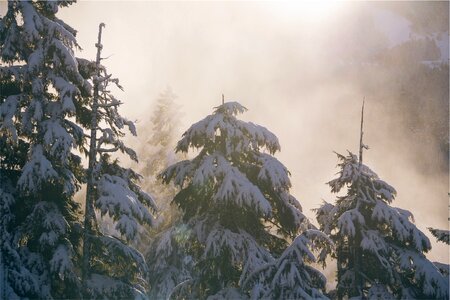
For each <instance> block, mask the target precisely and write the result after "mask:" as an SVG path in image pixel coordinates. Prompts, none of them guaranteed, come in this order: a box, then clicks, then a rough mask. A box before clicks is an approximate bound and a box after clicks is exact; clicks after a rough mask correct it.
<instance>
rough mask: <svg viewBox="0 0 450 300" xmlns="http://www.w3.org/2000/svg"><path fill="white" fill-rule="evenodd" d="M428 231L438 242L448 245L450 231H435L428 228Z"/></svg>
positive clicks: (449, 242)
mask: <svg viewBox="0 0 450 300" xmlns="http://www.w3.org/2000/svg"><path fill="white" fill-rule="evenodd" d="M428 230H429V231H430V232H431V234H432V235H433V236H434V237H435V238H436V239H437V240H438V242H443V243H446V244H447V245H448V244H450V231H449V230H442V229H435V228H431V227H430V228H428Z"/></svg>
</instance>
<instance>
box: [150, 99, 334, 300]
mask: <svg viewBox="0 0 450 300" xmlns="http://www.w3.org/2000/svg"><path fill="white" fill-rule="evenodd" d="M245 111H246V108H245V107H243V106H242V105H240V104H239V103H237V102H228V103H224V104H222V105H221V106H219V107H216V108H215V110H214V113H213V114H212V115H209V116H207V117H206V118H205V119H203V120H201V121H199V122H197V123H196V124H194V125H192V126H191V127H190V128H189V129H188V130H187V131H186V132H185V133H184V134H183V138H182V139H181V140H180V141H179V142H178V145H177V151H181V152H188V149H189V148H194V149H197V150H198V155H197V156H196V157H195V158H193V159H192V160H184V161H181V162H178V163H176V164H174V165H172V166H170V167H168V168H167V169H166V170H165V171H164V172H163V173H162V176H161V177H162V180H163V182H165V183H169V182H174V183H175V184H176V185H177V186H179V187H180V188H181V191H180V192H179V193H178V194H177V195H176V196H175V198H174V199H173V201H174V203H176V204H177V205H178V207H179V208H180V209H181V211H182V221H183V222H182V223H181V224H177V225H176V226H173V227H171V228H169V229H167V230H166V231H165V232H163V233H162V234H161V235H160V237H159V238H158V239H157V240H156V241H155V243H154V244H153V248H152V249H153V251H154V252H152V253H153V256H152V257H150V258H149V260H150V261H149V265H150V268H151V274H152V276H151V278H150V279H151V280H150V283H151V285H152V287H153V292H154V296H156V297H159V298H160V297H171V296H175V295H177V296H179V297H180V296H181V295H183V296H185V297H188V298H206V297H208V296H210V297H212V299H214V298H234V299H236V298H238V297H240V298H245V297H248V296H252V295H253V296H254V297H275V296H288V295H297V296H298V295H302V297H304V298H308V297H309V298H320V297H323V295H322V293H321V289H322V288H324V285H325V282H324V281H325V278H324V277H323V276H321V274H320V273H319V272H318V271H317V270H315V269H313V268H312V267H310V266H307V265H305V264H304V261H305V260H314V259H315V258H314V256H313V255H312V253H311V252H310V250H308V246H311V245H312V244H314V240H316V238H317V237H319V238H318V239H317V240H320V238H322V239H326V237H325V236H324V235H323V234H321V233H320V232H318V231H314V230H312V231H308V228H309V227H310V224H309V223H308V221H307V219H306V217H305V216H304V215H303V214H302V212H301V207H300V204H299V203H298V201H297V200H296V199H295V198H294V197H293V196H292V195H290V193H289V188H290V186H291V183H290V180H289V172H288V170H287V169H286V167H285V166H284V165H283V164H281V163H280V162H279V161H278V160H277V159H276V158H275V157H273V156H272V155H273V154H274V153H275V152H276V151H279V150H280V145H279V142H278V139H277V137H276V136H275V135H274V134H273V133H271V132H270V131H268V130H267V129H266V128H264V127H262V126H259V125H256V124H253V123H251V122H244V121H241V120H238V119H237V118H236V116H237V115H238V114H240V113H243V112H245ZM299 232H300V233H303V235H301V237H299V238H297V239H295V241H294V243H293V245H292V246H291V248H288V250H286V251H285V249H286V247H287V246H288V243H289V241H291V240H292V239H293V238H295V236H297V234H298V233H299ZM289 249H290V250H289ZM276 267H279V270H280V271H279V272H278V273H277V274H273V273H276V270H275V269H276ZM266 271H267V272H266ZM272 271H275V272H273V273H272ZM268 274H269V275H270V276H272V275H275V279H274V280H273V282H274V283H272V282H271V280H270V279H269V278H268V276H267V275H268ZM297 275H298V276H297ZM281 289H284V291H279V290H281ZM274 290H276V291H274Z"/></svg>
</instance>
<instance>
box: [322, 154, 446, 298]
mask: <svg viewBox="0 0 450 300" xmlns="http://www.w3.org/2000/svg"><path fill="white" fill-rule="evenodd" d="M338 158H339V160H340V163H339V168H340V171H339V173H338V174H339V176H338V178H336V179H334V180H332V181H330V182H329V183H328V184H329V185H330V186H331V191H332V192H334V193H338V192H340V191H341V190H342V189H343V188H345V187H347V194H346V195H345V196H342V197H338V198H337V200H336V203H335V204H334V205H333V204H331V203H324V204H323V205H322V206H321V207H320V208H319V209H318V210H317V220H318V222H319V224H320V227H321V229H322V230H323V231H324V232H325V233H327V234H329V235H330V237H331V239H332V240H333V241H334V243H335V245H336V253H335V255H334V258H335V259H337V264H338V276H337V280H338V282H337V296H338V298H339V299H342V298H343V297H344V296H347V297H349V298H352V297H356V298H357V299H365V298H366V297H369V298H371V297H375V298H377V297H378V299H394V298H398V299H436V298H437V299H447V298H448V283H447V280H446V279H445V278H444V277H443V276H442V275H441V274H440V273H439V271H438V269H437V268H436V267H435V266H434V265H433V263H431V262H430V261H429V260H428V259H427V258H426V257H425V255H424V253H426V252H428V251H429V250H430V249H431V245H430V241H429V239H428V238H427V237H426V236H425V235H424V234H423V233H422V232H421V231H420V230H419V229H418V228H417V227H416V226H415V225H414V224H413V221H414V219H413V215H412V214H411V213H410V212H409V211H407V210H404V209H401V208H397V207H393V206H391V203H392V201H393V200H394V199H395V196H396V191H395V189H394V188H393V187H392V186H390V185H389V184H387V183H386V182H384V181H383V180H381V179H380V178H379V177H378V175H377V174H376V173H375V172H373V171H372V170H371V169H370V168H369V167H367V166H366V165H364V164H362V163H361V161H360V160H359V159H358V157H357V156H356V155H354V154H352V153H349V154H348V155H347V156H343V155H340V154H338ZM356 298H355V299H356Z"/></svg>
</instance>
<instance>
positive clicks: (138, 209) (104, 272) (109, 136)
mask: <svg viewBox="0 0 450 300" xmlns="http://www.w3.org/2000/svg"><path fill="white" fill-rule="evenodd" d="M102 27H104V24H100V26H99V37H98V42H97V44H96V47H97V49H98V51H97V59H96V61H95V62H90V61H87V60H79V62H80V70H81V73H82V74H83V76H84V77H85V78H88V79H89V80H90V81H92V86H93V93H92V95H93V96H92V97H89V101H88V103H89V105H88V106H87V107H86V108H85V111H84V115H85V116H86V115H87V116H90V118H89V119H88V120H89V122H88V123H89V126H88V128H89V129H90V130H91V131H90V132H91V134H90V136H89V141H90V143H89V148H88V149H86V150H85V151H87V154H88V155H89V167H88V170H87V174H88V179H87V193H86V213H85V222H84V224H85V228H84V245H83V283H84V292H85V294H86V296H87V297H89V298H90V297H94V298H98V297H100V298H101V297H108V298H145V295H146V292H147V290H146V282H147V280H146V277H147V272H148V270H147V264H146V263H145V259H144V257H143V255H142V254H141V253H140V252H139V251H138V250H136V249H135V248H133V247H132V246H131V245H130V243H131V241H132V240H134V239H135V238H136V235H137V234H138V228H139V226H142V225H144V224H147V225H149V226H152V225H153V216H152V215H151V213H150V211H149V209H150V210H151V211H153V212H155V211H156V206H155V203H154V201H153V199H152V198H151V197H150V196H149V195H148V194H147V193H145V192H144V191H143V190H142V189H141V187H140V186H139V185H138V183H139V180H140V179H141V176H140V175H139V174H138V173H136V172H135V171H134V170H133V169H131V168H124V167H122V166H121V165H120V162H119V160H118V159H117V157H114V155H115V154H116V153H118V152H120V153H122V154H125V155H127V156H129V157H130V158H131V159H132V160H134V161H136V162H137V155H136V153H135V151H134V150H133V149H131V148H130V147H128V146H127V145H125V143H124V142H123V141H122V139H123V137H124V135H125V131H124V129H128V130H129V131H130V132H131V134H133V135H136V129H135V125H134V123H133V122H131V121H129V120H127V119H126V118H124V117H122V116H121V115H120V114H119V111H118V107H119V106H120V105H121V104H122V103H121V102H120V101H119V100H118V99H116V97H115V96H114V95H113V94H112V88H113V87H114V86H115V87H117V88H119V89H122V87H121V86H120V84H119V81H118V79H116V78H113V77H112V75H111V74H108V73H107V70H106V68H105V67H104V66H102V65H101V64H100V61H101V59H102V58H101V49H102V47H103V45H102V44H101V32H102ZM94 209H97V210H98V211H99V212H100V217H102V216H105V215H107V216H108V217H109V220H111V219H112V221H113V223H114V225H115V232H116V233H117V234H116V235H109V234H108V232H103V231H102V230H101V226H98V223H99V222H101V221H102V220H97V219H96V215H95V213H94Z"/></svg>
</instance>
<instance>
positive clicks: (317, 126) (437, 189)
mask: <svg viewBox="0 0 450 300" xmlns="http://www.w3.org/2000/svg"><path fill="white" fill-rule="evenodd" d="M3 4H4V3H3ZM2 8H4V5H3V6H2ZM59 17H60V18H61V19H63V20H64V21H66V22H67V23H68V24H69V25H71V26H73V27H74V28H75V29H76V30H78V35H77V39H78V42H79V44H80V45H81V47H82V48H83V49H84V50H83V51H82V52H81V53H80V56H82V57H86V58H91V59H94V58H95V47H94V44H95V42H96V37H97V29H98V24H99V23H100V22H104V23H106V28H105V29H104V35H103V45H104V48H103V56H105V57H106V56H110V57H109V59H108V60H106V61H105V64H106V65H107V66H108V67H109V72H112V73H113V74H114V75H115V76H117V77H118V78H119V79H120V80H121V83H122V85H123V86H124V88H125V92H123V93H118V94H117V95H116V96H117V97H118V98H120V99H122V101H124V102H125V104H124V105H123V112H124V114H125V115H126V116H128V117H129V118H131V119H134V120H138V121H142V120H146V119H147V118H149V116H150V114H149V109H150V108H151V106H152V104H153V103H154V101H155V99H156V97H157V96H158V94H159V93H160V92H161V91H162V90H163V89H164V88H165V87H166V86H167V85H170V86H171V87H172V89H173V90H174V92H175V93H176V94H177V95H178V96H179V98H178V103H179V104H180V105H181V106H182V108H183V111H184V118H183V120H182V124H183V125H182V128H181V129H180V135H181V133H182V131H183V130H185V129H187V127H188V126H190V124H192V123H193V122H196V121H198V120H200V119H201V118H203V117H205V116H206V115H207V114H210V113H211V112H212V109H213V107H215V106H217V105H219V104H220V103H221V94H222V93H224V94H225V98H226V100H236V101H239V102H240V103H241V104H243V105H244V106H246V107H247V108H248V109H249V111H248V112H247V113H246V114H244V115H243V116H242V118H243V119H245V120H251V121H252V122H255V123H257V124H260V125H263V126H265V127H267V128H268V129H269V130H271V131H272V132H273V133H275V134H276V135H277V136H278V138H279V140H280V144H281V148H282V150H281V152H280V153H278V154H277V157H278V159H279V160H280V161H282V162H283V163H284V164H285V165H286V166H287V168H288V169H289V170H290V172H291V173H292V182H293V189H292V192H293V194H294V196H296V197H297V198H298V200H299V201H300V203H301V204H302V206H303V209H304V211H305V213H306V214H307V215H308V216H309V217H311V218H312V217H313V214H312V212H311V211H310V210H311V209H313V208H316V207H318V206H319V205H320V203H321V201H322V199H324V200H327V201H334V199H335V195H332V194H331V193H330V189H329V187H328V186H327V185H325V183H326V182H327V181H329V180H331V179H333V178H334V176H335V175H334V174H335V173H336V172H337V169H336V168H335V166H336V164H337V159H336V156H335V154H334V153H333V151H337V152H340V153H345V151H346V150H347V149H348V150H351V151H353V152H357V148H358V143H359V126H360V124H359V118H360V110H361V103H362V99H363V97H366V112H367V113H366V116H365V143H366V144H368V145H369V146H370V150H369V151H366V153H365V156H364V161H365V163H366V164H368V165H369V166H370V167H371V168H372V169H373V170H374V171H375V172H376V173H377V174H378V175H379V176H380V177H381V178H382V179H383V180H385V181H387V182H388V183H389V184H391V185H392V186H394V187H395V188H396V190H397V192H398V196H397V200H396V201H395V202H394V204H393V205H394V206H398V207H402V208H405V209H409V210H411V211H412V212H413V214H414V215H415V217H416V224H417V225H418V226H419V227H420V229H421V230H423V231H425V233H426V234H427V235H428V236H429V237H430V240H431V241H432V243H433V246H434V249H433V250H432V253H431V254H430V255H429V257H430V258H432V259H434V260H439V261H443V262H448V247H447V246H444V245H443V244H442V243H439V244H436V243H435V242H434V238H433V237H432V236H431V234H429V232H428V231H427V230H426V227H429V226H432V227H437V228H448V221H447V218H448V196H447V192H448V174H446V173H443V172H441V171H436V172H434V170H435V168H436V170H437V169H438V167H439V164H442V161H440V160H438V159H436V157H437V156H438V155H439V153H438V152H437V150H436V147H434V146H433V145H431V146H430V147H429V151H428V153H426V155H424V156H422V157H420V160H425V162H426V165H427V166H429V170H428V172H427V174H426V176H425V175H424V174H423V172H422V170H421V169H419V168H418V167H417V159H418V158H417V153H415V152H414V142H417V143H420V142H423V141H411V140H408V137H407V133H405V132H403V131H402V130H400V128H401V124H399V123H398V124H397V123H396V121H395V120H396V118H397V115H396V111H389V110H387V109H383V108H382V107H381V108H380V105H379V103H380V101H381V100H383V99H377V98H373V97H372V94H371V93H369V92H368V91H367V90H366V89H365V85H364V84H362V83H367V82H364V81H363V80H361V81H345V80H342V79H341V78H340V76H339V74H340V73H339V70H341V69H346V68H350V67H352V66H353V65H355V64H364V63H366V60H367V58H369V57H371V56H373V55H376V54H377V53H378V52H379V51H380V50H382V49H386V48H389V47H393V46H395V45H397V44H398V43H401V42H404V41H406V40H408V39H410V38H411V36H412V33H411V30H410V22H409V21H408V20H407V19H405V18H404V17H402V16H400V15H397V14H395V13H393V12H391V11H386V10H383V9H381V8H377V7H375V6H374V5H373V4H371V3H361V2H339V3H332V4H329V5H328V6H326V5H324V4H323V3H322V2H320V3H319V4H311V2H308V3H306V4H305V3H298V2H295V1H291V2H284V3H268V2H146V1H137V2H131V1H129V2H127V1H80V2H79V3H77V4H75V5H72V6H70V7H68V8H64V9H62V10H61V12H60V13H59ZM439 38H440V40H439V41H440V45H443V46H442V47H441V54H442V57H441V58H442V59H444V60H446V59H448V54H447V56H445V55H446V53H448V35H447V36H446V37H444V39H442V38H441V37H439ZM358 70H360V69H358ZM361 70H362V71H361ZM361 70H360V71H358V72H361V73H360V74H357V75H358V76H360V77H361V78H366V77H367V78H372V77H370V76H369V75H370V74H371V72H373V71H372V69H371V67H370V65H369V66H368V67H367V68H363V69H361ZM367 80H370V79H367ZM369 83H370V82H369ZM382 88H383V87H381V86H380V89H382ZM443 109H447V110H448V106H447V107H443ZM399 120H400V119H399ZM398 122H400V121H398ZM140 134H141V135H143V136H145V132H141V133H140ZM447 136H448V134H447ZM143 139H144V138H143ZM431 143H433V142H431ZM411 145H413V146H411ZM427 149H428V148H427ZM435 150H436V152H433V151H435Z"/></svg>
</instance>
